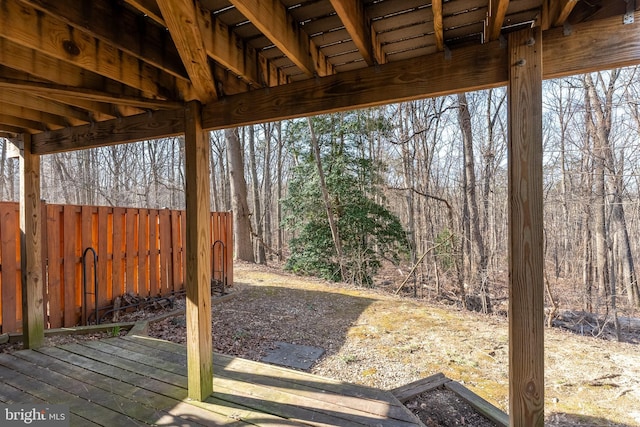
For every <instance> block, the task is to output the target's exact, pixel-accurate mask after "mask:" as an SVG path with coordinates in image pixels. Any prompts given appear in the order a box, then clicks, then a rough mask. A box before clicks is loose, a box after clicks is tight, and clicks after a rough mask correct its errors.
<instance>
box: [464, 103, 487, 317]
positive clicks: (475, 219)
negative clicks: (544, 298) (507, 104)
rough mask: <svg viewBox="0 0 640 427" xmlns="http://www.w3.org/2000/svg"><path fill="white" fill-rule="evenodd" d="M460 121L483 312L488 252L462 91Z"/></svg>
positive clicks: (471, 142)
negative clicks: (481, 224) (479, 208)
mask: <svg viewBox="0 0 640 427" xmlns="http://www.w3.org/2000/svg"><path fill="white" fill-rule="evenodd" d="M458 121H459V124H460V130H461V131H462V141H463V145H464V159H465V165H464V170H465V180H464V183H465V186H466V191H465V196H466V202H467V203H466V205H467V206H468V215H469V232H470V237H471V242H472V244H473V246H474V251H470V252H469V253H470V254H473V253H474V252H475V254H476V255H477V257H478V258H477V259H475V260H474V258H475V257H472V258H471V259H472V260H474V261H473V262H472V264H474V265H475V269H472V270H475V274H476V277H477V279H476V280H477V283H478V285H479V286H478V287H479V289H480V300H481V302H482V312H483V313H485V314H486V313H490V312H491V299H490V297H489V283H488V278H487V254H486V251H485V247H484V238H483V236H482V233H481V232H480V214H479V211H478V198H477V195H476V173H475V162H474V153H473V133H472V130H471V114H470V113H469V106H468V103H467V96H466V95H465V94H464V93H462V94H458Z"/></svg>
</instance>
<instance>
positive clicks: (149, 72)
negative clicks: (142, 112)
mask: <svg viewBox="0 0 640 427" xmlns="http://www.w3.org/2000/svg"><path fill="white" fill-rule="evenodd" d="M0 38H5V39H8V40H11V41H13V42H15V43H17V44H21V45H22V46H23V47H26V48H29V49H34V50H37V51H39V52H41V53H43V54H45V55H48V56H51V57H52V58H55V59H59V60H62V61H65V62H68V63H71V64H75V65H78V66H81V67H82V68H83V69H85V70H89V71H92V72H94V73H97V74H100V75H102V76H105V77H108V78H110V79H112V80H115V81H118V82H121V83H124V84H126V85H128V86H131V87H133V88H136V89H139V90H141V91H142V92H144V93H145V94H148V95H149V96H153V97H157V98H166V97H171V98H175V99H180V98H181V97H184V96H188V95H189V93H190V91H191V87H190V85H189V84H188V83H187V82H184V81H182V80H181V79H176V78H175V77H174V76H171V75H169V74H168V73H165V72H163V71H162V70H159V69H157V68H155V67H152V66H150V65H149V64H146V63H144V62H143V61H141V60H140V59H138V58H135V57H133V56H132V55H130V54H128V53H126V52H123V51H121V50H119V49H117V48H116V47H114V46H113V45H109V44H108V43H106V42H104V41H102V40H100V39H97V38H95V37H93V36H91V35H88V34H86V33H83V32H81V31H79V30H77V29H75V28H74V27H71V26H69V25H68V24H66V23H64V22H63V21H60V20H58V19H55V18H53V17H51V16H49V15H45V14H42V13H41V12H39V11H37V10H35V9H33V8H32V7H29V6H28V5H25V4H22V3H18V2H17V0H4V1H3V7H2V8H0ZM175 89H177V91H178V93H174V90H175Z"/></svg>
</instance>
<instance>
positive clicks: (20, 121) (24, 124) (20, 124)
mask: <svg viewBox="0 0 640 427" xmlns="http://www.w3.org/2000/svg"><path fill="white" fill-rule="evenodd" d="M2 125H9V126H11V127H14V128H19V129H22V130H23V132H26V133H36V132H42V131H45V130H48V129H47V128H46V127H45V126H44V125H43V124H42V123H40V122H36V121H33V120H29V119H25V118H24V117H16V116H11V115H8V114H3V113H2V112H0V126H2Z"/></svg>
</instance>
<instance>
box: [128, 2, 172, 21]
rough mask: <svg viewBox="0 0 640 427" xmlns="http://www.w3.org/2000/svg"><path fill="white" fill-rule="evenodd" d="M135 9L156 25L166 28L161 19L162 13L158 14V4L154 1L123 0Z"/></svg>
mask: <svg viewBox="0 0 640 427" xmlns="http://www.w3.org/2000/svg"><path fill="white" fill-rule="evenodd" d="M124 1H125V2H127V3H128V4H130V5H131V6H133V7H134V8H135V9H138V10H139V11H140V12H142V13H143V14H145V15H146V16H148V17H149V18H150V19H152V20H154V21H156V23H158V24H160V25H162V26H163V27H166V25H165V23H164V19H163V18H162V13H161V12H160V8H159V7H158V3H156V2H155V0H124Z"/></svg>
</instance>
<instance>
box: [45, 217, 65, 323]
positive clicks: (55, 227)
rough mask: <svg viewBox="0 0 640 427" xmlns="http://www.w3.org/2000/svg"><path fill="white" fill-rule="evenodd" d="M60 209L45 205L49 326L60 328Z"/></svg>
mask: <svg viewBox="0 0 640 427" xmlns="http://www.w3.org/2000/svg"><path fill="white" fill-rule="evenodd" d="M62 227H63V221H62V209H61V208H60V206H57V205H47V231H48V236H47V260H48V264H49V265H48V269H47V289H48V292H47V303H48V305H49V313H48V314H49V327H50V328H60V327H62V324H63V318H64V315H63V310H62V301H63V300H64V288H63V287H62V283H61V280H60V279H61V277H62V274H63V269H64V264H63V262H62V256H61V253H62V251H61V249H62V247H61V244H62V231H63V230H62Z"/></svg>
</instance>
